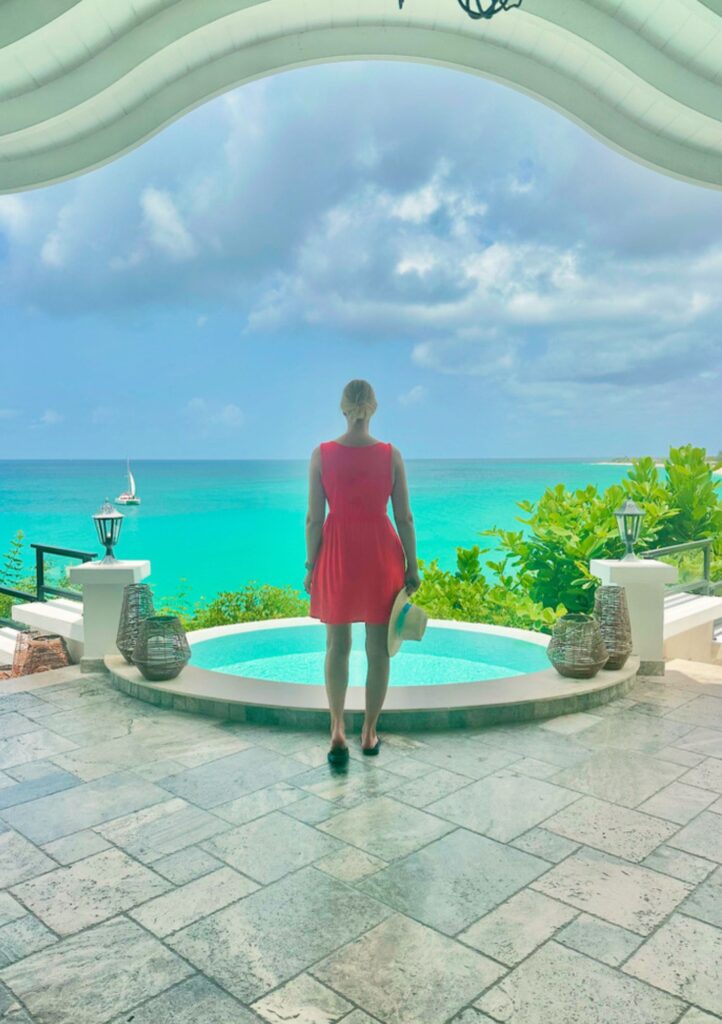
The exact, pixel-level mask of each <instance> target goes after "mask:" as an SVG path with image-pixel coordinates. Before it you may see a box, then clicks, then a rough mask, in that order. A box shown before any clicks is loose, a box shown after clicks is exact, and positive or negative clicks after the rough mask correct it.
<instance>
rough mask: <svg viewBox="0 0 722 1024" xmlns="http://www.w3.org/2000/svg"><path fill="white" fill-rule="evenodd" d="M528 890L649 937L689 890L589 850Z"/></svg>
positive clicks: (687, 886) (553, 870) (581, 851)
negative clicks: (531, 889) (534, 890)
mask: <svg viewBox="0 0 722 1024" xmlns="http://www.w3.org/2000/svg"><path fill="white" fill-rule="evenodd" d="M532 888H534V889H536V890H537V891H539V892H543V893H546V895H547V896H552V897H554V898H555V899H558V900H562V902H564V903H569V904H571V906H573V907H577V908H578V909H579V910H585V911H587V913H589V914H594V915H595V916H596V917H601V918H603V919H604V920H605V921H611V922H612V924H618V925H620V926H621V927H622V928H628V929H629V930H630V931H633V932H636V933H637V934H638V935H649V933H650V932H652V931H653V930H654V929H655V928H656V927H657V926H658V925H659V924H661V923H662V921H663V920H664V919H665V917H667V915H668V914H670V913H671V912H672V911H673V910H674V909H675V908H676V907H677V906H678V905H679V904H680V903H681V902H682V900H683V899H685V898H686V897H687V896H688V895H689V893H690V892H691V891H692V887H691V886H690V885H688V884H687V883H686V882H680V881H679V880H678V879H676V878H669V877H667V876H666V875H661V874H659V873H658V872H656V871H651V870H650V869H649V868H643V867H641V866H640V865H638V864H632V863H630V862H629V861H625V860H622V859H621V858H619V857H612V856H611V855H609V854H606V853H599V852H598V851H597V850H588V849H583V850H580V851H579V852H578V853H575V854H573V855H572V856H571V857H568V858H567V859H566V860H564V861H562V862H561V863H560V864H557V866H556V867H554V868H552V869H551V870H550V871H549V872H547V874H546V875H542V876H541V878H538V879H537V880H536V881H535V882H532Z"/></svg>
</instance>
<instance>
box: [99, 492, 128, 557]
mask: <svg viewBox="0 0 722 1024" xmlns="http://www.w3.org/2000/svg"><path fill="white" fill-rule="evenodd" d="M124 518H125V517H124V516H123V514H122V512H119V511H118V510H117V508H114V507H113V506H112V505H111V504H110V502H109V501H107V500H106V502H105V504H104V505H103V507H102V508H101V509H100V510H99V511H98V512H96V513H95V515H94V516H93V522H94V523H95V529H96V530H97V531H98V540H99V541H100V543H101V544H102V545H103V547H104V548H105V558H104V559H103V561H104V562H114V561H115V558H114V556H113V548H114V547H115V545H116V544H117V543H118V538H119V537H120V528H121V526H122V525H123V519H124Z"/></svg>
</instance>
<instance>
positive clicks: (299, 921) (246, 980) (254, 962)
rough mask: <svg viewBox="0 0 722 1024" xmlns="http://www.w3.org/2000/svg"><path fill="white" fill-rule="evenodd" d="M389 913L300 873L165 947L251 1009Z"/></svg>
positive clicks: (320, 876)
mask: <svg viewBox="0 0 722 1024" xmlns="http://www.w3.org/2000/svg"><path fill="white" fill-rule="evenodd" d="M390 913H391V909H390V908H389V907H387V906H385V905H384V904H382V903H379V902H378V901H376V900H372V899H370V898H369V897H368V896H366V895H364V894H362V893H359V892H357V891H356V890H355V889H352V888H351V887H350V886H348V885H346V884H344V883H342V882H339V881H337V880H336V879H335V878H330V877H329V876H328V875H326V874H324V873H323V872H322V871H315V870H314V869H313V868H301V870H300V871H297V872H295V873H294V874H292V875H287V876H286V877H285V878H282V879H281V880H280V881H278V882H272V883H271V884H270V885H267V886H265V887H264V888H263V889H259V890H258V891H256V892H254V893H251V895H250V896H246V898H245V899H242V900H238V902H237V903H234V904H232V906H230V907H226V908H225V910H219V911H217V912H216V913H213V914H210V915H209V916H208V917H205V918H203V920H201V921H197V922H196V923H195V924H192V925H190V926H189V927H188V928H184V929H183V930H182V931H180V932H176V933H175V934H174V935H172V936H171V937H170V938H169V939H168V944H169V945H170V947H171V948H172V949H174V950H177V951H178V952H179V953H180V954H181V955H182V956H183V957H185V958H186V959H187V960H189V961H190V962H191V963H192V964H194V965H195V966H196V967H198V968H199V969H200V970H202V971H203V972H204V973H205V974H207V975H208V977H210V978H212V979H214V980H216V981H218V983H219V984H220V985H222V986H223V988H225V989H227V990H228V991H229V992H231V993H232V994H233V995H235V996H237V997H238V998H239V999H240V1000H242V1001H243V1002H246V1003H251V1002H254V1001H255V1000H256V999H259V998H260V997H261V996H263V995H265V994H266V993H267V992H270V990H271V989H273V988H276V987H277V986H278V985H279V984H280V983H281V982H283V981H289V980H290V979H291V978H292V977H294V976H295V975H296V974H298V973H299V972H300V971H302V970H304V969H306V968H307V967H310V966H311V965H312V964H314V963H315V962H316V961H317V960H320V959H321V957H324V956H327V955H328V954H329V953H330V952H331V951H332V950H334V949H337V948H338V947H339V946H342V945H343V944H344V943H346V942H348V941H349V940H350V939H352V938H355V937H356V936H357V935H360V934H362V933H363V932H365V931H367V930H368V929H369V928H370V927H372V926H373V925H374V924H377V923H378V922H379V921H381V920H383V919H384V918H385V917H387V916H388V915H389V914H390Z"/></svg>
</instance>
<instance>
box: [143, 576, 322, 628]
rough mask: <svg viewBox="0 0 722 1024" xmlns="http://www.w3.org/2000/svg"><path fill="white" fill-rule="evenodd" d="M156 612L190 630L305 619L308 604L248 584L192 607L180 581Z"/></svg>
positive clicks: (289, 593)
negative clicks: (175, 592)
mask: <svg viewBox="0 0 722 1024" xmlns="http://www.w3.org/2000/svg"><path fill="white" fill-rule="evenodd" d="M159 612H160V613H162V614H166V615H167V614H172V615H178V616H179V617H180V619H181V621H182V623H183V625H184V627H185V628H186V629H188V630H191V629H207V628H209V627H210V626H225V625H229V624H231V623H234V622H260V621H262V620H265V619H284V618H293V617H296V616H302V615H308V612H309V603H308V600H307V599H305V598H303V597H302V596H301V595H300V594H299V592H298V591H297V590H294V589H293V588H292V587H273V586H271V585H270V584H267V583H263V584H258V583H257V582H256V581H255V580H251V581H250V582H249V583H247V584H246V586H245V587H243V589H241V590H236V591H226V592H224V593H221V594H218V595H217V596H216V597H215V598H214V599H213V600H212V601H211V602H210V603H208V604H206V603H205V602H204V601H199V602H197V603H196V604H195V605H194V606H193V607H191V604H190V599H189V588H188V584H187V580H182V581H181V586H180V589H179V591H178V593H177V594H176V595H175V597H172V598H166V599H165V600H164V602H163V605H162V607H161V608H160V609H159Z"/></svg>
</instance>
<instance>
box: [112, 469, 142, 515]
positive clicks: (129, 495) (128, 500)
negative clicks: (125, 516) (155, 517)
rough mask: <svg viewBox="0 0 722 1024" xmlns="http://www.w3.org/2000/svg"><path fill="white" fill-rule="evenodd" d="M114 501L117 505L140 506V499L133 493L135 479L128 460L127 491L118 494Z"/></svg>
mask: <svg viewBox="0 0 722 1024" xmlns="http://www.w3.org/2000/svg"><path fill="white" fill-rule="evenodd" d="M115 501H116V504H118V505H140V498H139V497H138V495H137V494H136V493H135V477H134V476H133V474H132V472H131V469H130V459H128V490H127V491H123V493H122V494H119V495H118V497H117V498H116V499H115Z"/></svg>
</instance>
